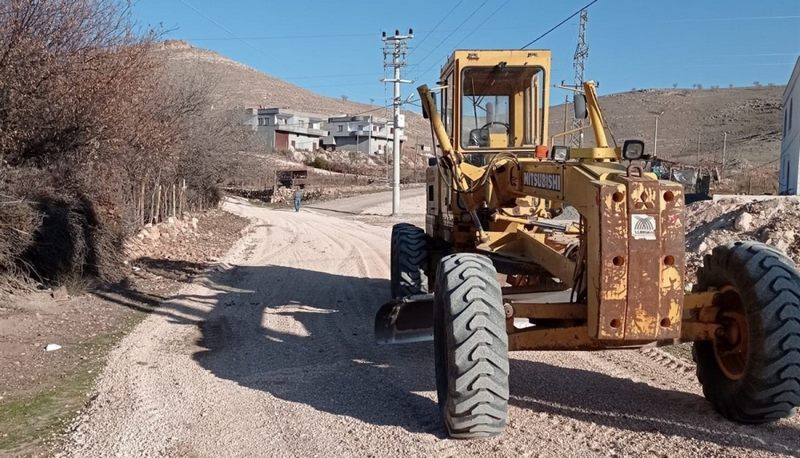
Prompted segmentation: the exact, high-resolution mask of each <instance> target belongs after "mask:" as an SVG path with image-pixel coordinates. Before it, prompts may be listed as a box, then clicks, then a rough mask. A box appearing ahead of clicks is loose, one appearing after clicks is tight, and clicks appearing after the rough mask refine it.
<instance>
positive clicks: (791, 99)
mask: <svg viewBox="0 0 800 458" xmlns="http://www.w3.org/2000/svg"><path fill="white" fill-rule="evenodd" d="M798 168H800V57H798V58H797V62H796V63H795V65H794V71H793V72H792V76H791V77H790V78H789V83H788V84H787V85H786V90H784V92H783V140H782V141H781V176H780V184H779V186H778V188H779V189H778V192H779V193H780V194H784V195H798V194H800V174H798Z"/></svg>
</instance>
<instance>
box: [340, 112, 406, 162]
mask: <svg viewBox="0 0 800 458" xmlns="http://www.w3.org/2000/svg"><path fill="white" fill-rule="evenodd" d="M327 128H328V131H329V132H330V137H331V138H330V139H328V140H326V141H327V142H328V143H331V140H332V143H333V145H330V146H332V147H333V148H335V149H336V150H337V151H354V152H359V153H368V154H385V153H391V152H392V141H393V139H394V128H393V127H392V126H391V125H390V124H389V122H388V121H387V120H386V119H384V118H378V117H374V116H336V117H332V118H328V125H327ZM405 140H406V138H405V136H402V137H400V142H401V144H402V143H403V142H405Z"/></svg>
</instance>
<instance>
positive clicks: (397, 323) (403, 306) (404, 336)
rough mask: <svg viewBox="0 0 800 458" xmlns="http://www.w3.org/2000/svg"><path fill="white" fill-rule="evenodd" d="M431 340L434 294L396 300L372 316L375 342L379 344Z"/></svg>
mask: <svg viewBox="0 0 800 458" xmlns="http://www.w3.org/2000/svg"><path fill="white" fill-rule="evenodd" d="M432 340H433V294H419V295H415V296H408V297H404V298H401V299H395V300H393V301H391V302H388V303H386V304H384V305H383V306H381V308H380V309H379V310H378V313H377V314H376V315H375V341H376V342H377V343H378V344H380V345H391V344H403V343H413V342H427V341H432Z"/></svg>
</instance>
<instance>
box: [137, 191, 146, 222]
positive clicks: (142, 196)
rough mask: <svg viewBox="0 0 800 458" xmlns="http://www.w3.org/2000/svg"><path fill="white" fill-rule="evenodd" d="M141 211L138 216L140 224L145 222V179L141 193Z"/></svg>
mask: <svg viewBox="0 0 800 458" xmlns="http://www.w3.org/2000/svg"><path fill="white" fill-rule="evenodd" d="M138 210H139V212H138V214H137V215H136V216H138V217H139V224H144V181H142V187H141V192H140V193H139V209H138Z"/></svg>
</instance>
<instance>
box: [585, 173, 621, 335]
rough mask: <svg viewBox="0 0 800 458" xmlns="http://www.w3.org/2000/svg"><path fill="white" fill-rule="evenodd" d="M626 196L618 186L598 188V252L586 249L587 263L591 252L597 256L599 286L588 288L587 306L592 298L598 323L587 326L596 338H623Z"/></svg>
mask: <svg viewBox="0 0 800 458" xmlns="http://www.w3.org/2000/svg"><path fill="white" fill-rule="evenodd" d="M626 194H627V193H626V191H625V186H623V185H621V184H607V185H603V186H602V187H601V188H600V189H599V202H598V206H597V207H598V210H599V227H598V228H597V233H598V234H599V250H598V249H597V248H596V247H593V246H592V244H591V243H590V244H589V247H588V249H589V252H588V254H589V255H590V256H589V262H590V263H591V262H593V261H592V259H591V258H592V256H591V254H592V252H593V251H594V252H596V253H598V258H597V263H598V264H597V265H598V267H599V272H598V274H599V276H600V278H599V283H598V285H597V289H592V288H590V289H589V295H590V298H589V300H590V303H591V302H592V299H594V300H595V301H596V303H597V311H596V313H597V320H596V321H594V320H590V323H592V324H595V326H594V328H591V327H590V329H589V333H590V335H592V336H595V337H596V338H598V339H604V340H606V339H622V338H624V329H625V325H626V309H627V302H628V294H629V288H628V270H629V263H628V260H627V258H628V212H627V206H626V199H625V196H626ZM589 230H590V231H591V229H589ZM590 286H591V283H590ZM592 295H595V296H596V298H592V297H591V296H592ZM590 312H591V309H590Z"/></svg>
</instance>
